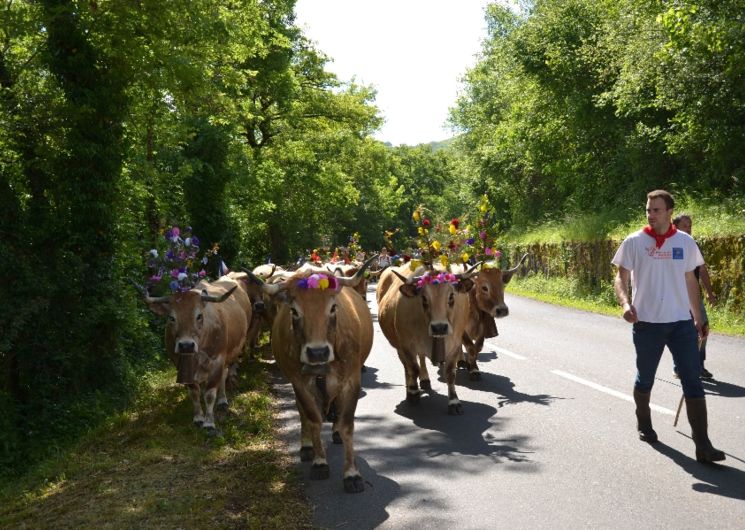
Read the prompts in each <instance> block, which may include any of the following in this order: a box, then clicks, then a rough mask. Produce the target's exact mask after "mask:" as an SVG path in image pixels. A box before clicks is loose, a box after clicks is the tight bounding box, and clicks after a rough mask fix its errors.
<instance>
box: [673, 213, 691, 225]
mask: <svg viewBox="0 0 745 530" xmlns="http://www.w3.org/2000/svg"><path fill="white" fill-rule="evenodd" d="M683 219H688V220H689V221H690V222H693V219H691V216H690V215H688V214H687V213H682V214H679V215H676V216H675V217H673V224H674V225H675V226H678V225H679V224H680V222H681V221H682V220H683Z"/></svg>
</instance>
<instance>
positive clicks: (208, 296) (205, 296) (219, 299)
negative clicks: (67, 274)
mask: <svg viewBox="0 0 745 530" xmlns="http://www.w3.org/2000/svg"><path fill="white" fill-rule="evenodd" d="M236 289H238V286H237V285H234V286H233V287H231V288H230V289H228V290H227V291H226V292H225V293H223V294H222V295H220V296H214V295H211V294H209V293H208V292H207V289H202V295H201V296H202V301H203V302H214V303H216V304H219V303H220V302H224V301H225V300H227V299H228V297H229V296H230V295H231V294H233V291H235V290H236Z"/></svg>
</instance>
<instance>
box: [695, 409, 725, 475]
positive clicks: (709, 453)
mask: <svg viewBox="0 0 745 530" xmlns="http://www.w3.org/2000/svg"><path fill="white" fill-rule="evenodd" d="M686 412H687V413H688V423H690V424H691V437H692V438H693V443H695V444H696V460H698V461H699V462H719V461H721V460H724V458H725V456H724V452H722V451H720V450H719V449H715V448H714V447H713V446H712V445H711V441H709V434H708V429H709V424H708V420H707V414H706V398H686Z"/></svg>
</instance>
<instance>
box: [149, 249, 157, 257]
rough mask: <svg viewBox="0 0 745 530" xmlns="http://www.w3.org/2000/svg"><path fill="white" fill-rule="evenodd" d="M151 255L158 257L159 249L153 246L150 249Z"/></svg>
mask: <svg viewBox="0 0 745 530" xmlns="http://www.w3.org/2000/svg"><path fill="white" fill-rule="evenodd" d="M150 255H151V256H152V257H154V258H157V257H158V250H157V249H155V248H153V249H150Z"/></svg>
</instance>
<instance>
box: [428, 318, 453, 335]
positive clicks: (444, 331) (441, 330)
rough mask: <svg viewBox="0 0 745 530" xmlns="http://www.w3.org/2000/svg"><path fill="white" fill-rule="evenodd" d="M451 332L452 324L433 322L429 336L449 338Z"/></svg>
mask: <svg viewBox="0 0 745 530" xmlns="http://www.w3.org/2000/svg"><path fill="white" fill-rule="evenodd" d="M449 331H450V324H448V323H447V322H432V323H431V324H430V325H429V334H430V335H431V336H432V337H447V335H448V332H449Z"/></svg>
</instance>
